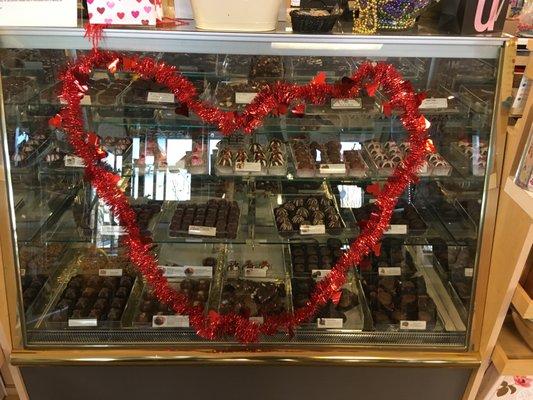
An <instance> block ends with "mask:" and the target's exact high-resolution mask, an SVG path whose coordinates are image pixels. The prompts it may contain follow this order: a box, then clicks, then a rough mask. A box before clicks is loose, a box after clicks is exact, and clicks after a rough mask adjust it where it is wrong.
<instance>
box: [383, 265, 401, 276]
mask: <svg viewBox="0 0 533 400" xmlns="http://www.w3.org/2000/svg"><path fill="white" fill-rule="evenodd" d="M378 274H379V276H400V275H401V274H402V269H401V268H400V267H379V268H378Z"/></svg>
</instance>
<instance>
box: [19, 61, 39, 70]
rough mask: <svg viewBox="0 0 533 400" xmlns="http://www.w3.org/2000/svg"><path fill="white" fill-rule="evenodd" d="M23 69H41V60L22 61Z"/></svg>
mask: <svg viewBox="0 0 533 400" xmlns="http://www.w3.org/2000/svg"><path fill="white" fill-rule="evenodd" d="M23 65H24V69H43V63H42V62H41V61H24V64H23Z"/></svg>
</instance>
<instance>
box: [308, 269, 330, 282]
mask: <svg viewBox="0 0 533 400" xmlns="http://www.w3.org/2000/svg"><path fill="white" fill-rule="evenodd" d="M330 272H331V270H329V269H313V270H311V277H312V278H313V279H314V280H315V281H320V280H322V279H324V278H325V277H326V276H327V275H328V274H329V273H330Z"/></svg>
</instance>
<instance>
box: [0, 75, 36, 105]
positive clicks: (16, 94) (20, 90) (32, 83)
mask: <svg viewBox="0 0 533 400" xmlns="http://www.w3.org/2000/svg"><path fill="white" fill-rule="evenodd" d="M2 90H3V98H4V102H5V103H6V104H12V103H25V102H27V100H28V99H29V98H30V97H31V96H33V95H34V94H35V93H36V92H37V82H36V80H35V78H34V77H31V76H3V77H2Z"/></svg>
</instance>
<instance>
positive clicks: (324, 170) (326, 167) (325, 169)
mask: <svg viewBox="0 0 533 400" xmlns="http://www.w3.org/2000/svg"><path fill="white" fill-rule="evenodd" d="M319 172H320V173H321V174H345V173H346V165H345V164H320V167H319Z"/></svg>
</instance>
